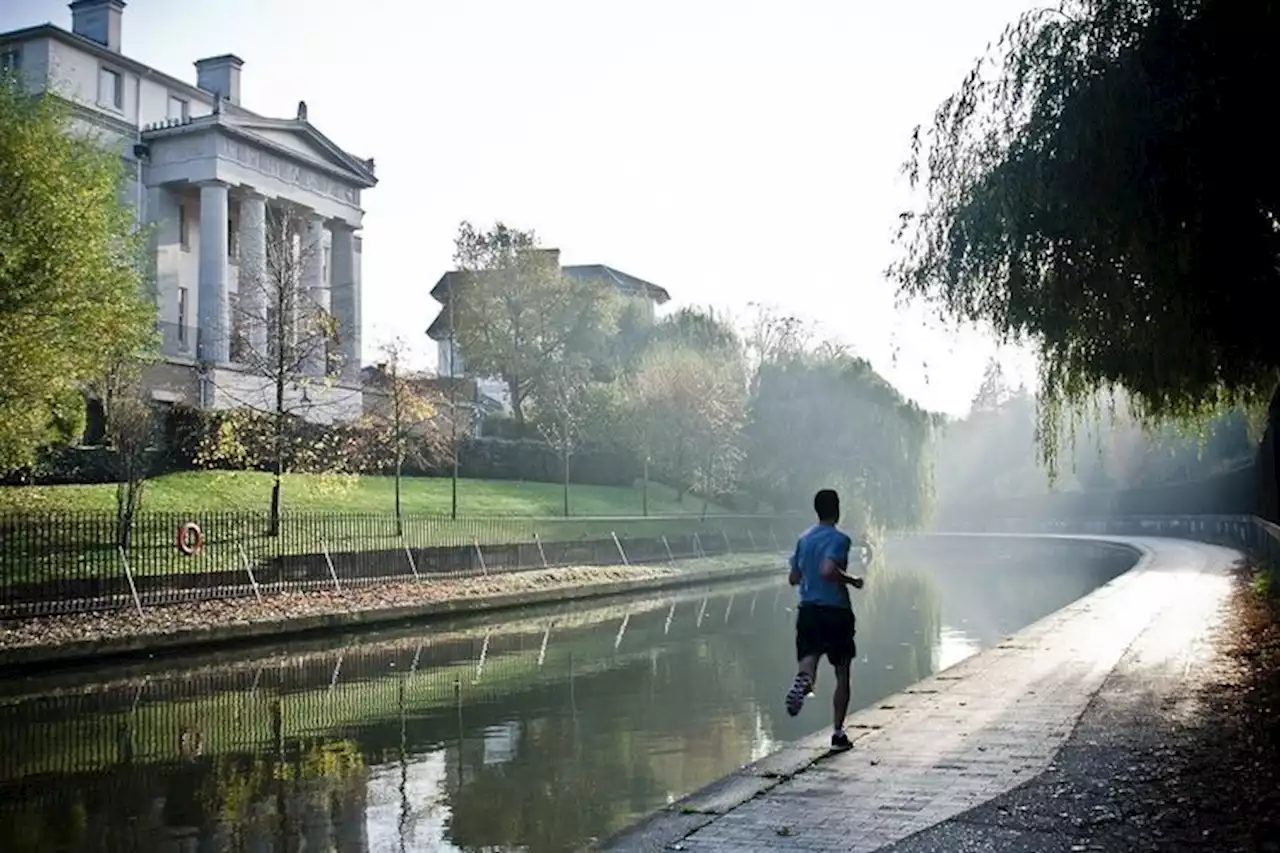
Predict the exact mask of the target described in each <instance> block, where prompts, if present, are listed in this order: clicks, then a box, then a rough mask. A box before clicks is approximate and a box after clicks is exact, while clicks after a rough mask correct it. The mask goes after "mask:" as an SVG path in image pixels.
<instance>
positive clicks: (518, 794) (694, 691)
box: [0, 570, 1069, 853]
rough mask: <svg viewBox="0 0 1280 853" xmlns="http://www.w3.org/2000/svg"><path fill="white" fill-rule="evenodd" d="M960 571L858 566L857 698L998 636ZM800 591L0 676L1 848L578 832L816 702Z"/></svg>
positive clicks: (407, 841) (756, 751)
mask: <svg viewBox="0 0 1280 853" xmlns="http://www.w3.org/2000/svg"><path fill="white" fill-rule="evenodd" d="M957 583H958V584H959V587H960V588H961V589H960V591H959V592H957V590H956V589H953V587H955V586H956V585H957ZM970 585H971V584H970ZM965 586H966V585H965V584H964V583H963V582H957V581H955V580H954V579H950V580H948V579H946V578H939V577H938V576H937V575H936V574H933V575H931V574H925V573H919V572H912V571H908V570H899V571H893V572H890V571H885V572H882V573H880V574H879V575H878V576H877V577H876V578H875V582H874V583H869V584H868V587H867V594H866V596H865V597H864V598H863V599H862V601H861V602H860V606H859V618H858V628H859V660H858V661H857V663H856V664H855V674H854V679H855V690H854V704H855V706H857V705H866V704H869V703H872V702H875V701H877V700H879V699H881V698H883V697H884V696H886V695H888V694H890V693H893V692H897V691H899V690H901V689H903V688H905V687H907V686H908V685H909V684H911V683H912V682H914V681H916V680H918V679H919V678H921V677H924V676H926V675H928V674H929V673H930V672H932V671H934V670H935V668H936V667H938V666H946V665H950V663H952V662H954V661H955V660H958V659H960V658H962V657H963V656H965V655H967V654H971V653H972V652H973V651H976V650H977V649H978V648H980V647H982V646H983V645H985V644H987V643H989V642H990V641H991V639H992V637H991V634H992V632H993V631H998V630H999V625H998V623H1000V622H1001V620H1000V619H995V620H994V621H993V617H991V614H990V606H991V599H990V597H989V596H988V597H983V596H974V595H968V596H967V597H966V595H965V593H964V588H965ZM944 598H945V600H946V601H947V606H946V608H945V609H944V608H943V606H942V602H943V600H944ZM953 598H954V601H955V602H956V606H953ZM1042 598H1043V596H1042ZM1065 600H1069V599H1064V600H1063V601H1058V602H1057V603H1052V602H1049V603H1045V604H1043V605H1042V606H1044V607H1047V608H1048V609H1049V610H1051V609H1053V607H1056V606H1058V605H1060V604H1061V603H1065ZM1050 604H1052V606H1049V605H1050ZM790 608H791V595H790V591H789V590H786V589H785V587H784V586H783V585H782V584H781V583H779V582H775V581H770V582H767V583H745V584H742V585H739V586H737V587H734V588H723V587H722V588H719V589H716V590H705V591H690V592H684V593H680V594H677V595H672V596H659V597H653V598H647V599H643V600H613V601H605V602H599V603H594V604H583V605H581V606H577V607H563V608H558V609H556V610H553V611H545V610H544V611H536V612H527V613H516V614H507V615H503V616H501V617H494V618H492V619H490V620H488V621H478V620H473V621H471V622H459V623H456V624H453V625H445V626H431V627H416V628H404V629H400V630H397V631H392V632H383V633H380V634H378V635H376V636H372V637H369V636H366V637H363V638H352V637H347V638H342V639H341V640H339V641H336V642H335V643H334V645H333V647H324V646H316V645H315V644H312V647H310V648H302V649H299V648H297V647H295V648H293V649H291V650H281V651H271V652H258V653H242V654H239V655H237V656H235V657H234V658H232V659H229V660H228V659H226V658H225V657H224V658H222V659H219V660H217V661H216V662H215V661H210V660H205V661H196V660H193V661H191V662H190V663H189V665H185V666H183V667H181V668H177V667H172V666H171V667H170V668H169V669H157V670H155V671H151V672H147V673H145V674H140V673H121V674H119V675H117V676H113V675H112V673H110V672H100V673H97V674H96V675H95V676H94V677H95V678H97V679H99V680H98V681H96V682H94V683H90V684H85V683H83V682H81V683H80V684H77V685H74V686H63V687H61V688H59V689H57V690H51V689H50V688H49V686H48V685H42V684H29V685H26V687H25V688H24V689H25V691H26V692H25V693H21V694H20V695H19V694H14V695H10V696H9V697H7V698H4V699H0V849H3V850H6V851H29V850H30V851H35V850H39V851H48V850H68V851H72V850H74V851H96V850H116V849H130V850H133V849H137V850H158V851H164V850H175V851H177V850H200V851H206V850H209V851H213V850H219V851H220V850H236V851H267V850H277V851H294V850H315V849H327V850H339V851H364V850H377V851H382V850H388V851H390V850H441V851H452V850H459V851H479V850H517V849H518V850H526V851H530V852H531V853H540V852H541V851H546V853H563V851H567V850H574V849H579V848H581V847H583V846H585V845H587V844H589V843H590V841H591V840H592V839H594V838H598V837H602V836H604V835H607V834H610V833H612V832H615V831H617V830H619V829H621V828H624V827H625V826H627V825H628V824H630V823H632V822H634V821H635V820H636V819H637V818H639V817H640V816H642V815H644V814H646V813H648V812H650V811H652V810H653V809H655V808H658V807H661V806H662V805H664V804H667V803H669V802H671V801H672V800H674V799H676V798H678V797H680V796H682V795H684V794H685V793H688V792H690V791H692V790H694V789H696V788H698V787H700V786H702V785H704V784H706V783H707V782H709V781H711V780H713V779H715V778H717V777H719V776H722V775H724V774H725V773H727V772H729V771H731V770H732V769H734V768H735V767H737V766H739V765H741V764H743V763H745V762H748V761H750V760H752V759H754V758H758V757H760V756H762V755H764V754H767V753H768V752H769V751H771V750H772V749H774V748H775V747H776V746H777V745H778V744H779V743H781V742H783V741H787V740H791V739H794V738H796V737H800V736H803V735H806V734H808V733H810V732H811V731H813V730H815V729H817V728H819V727H820V726H822V725H823V724H824V723H825V721H826V718H825V710H826V693H825V690H823V689H822V688H821V687H820V688H819V689H820V692H821V693H822V699H821V700H820V701H819V702H815V703H814V705H815V709H814V710H811V711H809V712H807V713H806V714H804V715H802V716H801V718H799V719H792V718H789V717H787V716H786V715H785V713H783V711H782V703H781V697H782V694H783V691H784V689H785V686H786V684H787V683H788V681H789V679H790V676H791V675H792V673H793V669H794V661H793V651H792V650H793V639H792V627H791V625H792V619H793V615H792V613H791V612H790ZM1046 612H1047V610H1046ZM1019 615H1023V614H1019ZM944 616H945V617H946V622H947V623H948V624H947V626H945V627H944V624H943V622H944ZM1033 618H1034V617H1033ZM1006 621H1007V620H1006ZM966 623H971V624H972V625H973V626H975V629H974V630H968V629H967V628H966V627H965V624H966ZM1014 627H1016V626H1014ZM37 693H39V694H44V695H36V694H37Z"/></svg>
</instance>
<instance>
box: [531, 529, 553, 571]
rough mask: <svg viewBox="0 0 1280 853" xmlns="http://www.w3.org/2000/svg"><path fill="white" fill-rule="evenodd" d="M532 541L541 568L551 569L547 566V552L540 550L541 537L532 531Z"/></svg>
mask: <svg viewBox="0 0 1280 853" xmlns="http://www.w3.org/2000/svg"><path fill="white" fill-rule="evenodd" d="M533 541H534V542H535V543H537V546H538V556H539V557H541V558H542V568H544V569H549V568H551V567H550V566H548V565H547V552H546V551H544V550H542V537H541V536H539V535H538V531H536V530H535V531H533Z"/></svg>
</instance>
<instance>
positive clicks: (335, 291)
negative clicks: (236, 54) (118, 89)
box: [143, 105, 376, 407]
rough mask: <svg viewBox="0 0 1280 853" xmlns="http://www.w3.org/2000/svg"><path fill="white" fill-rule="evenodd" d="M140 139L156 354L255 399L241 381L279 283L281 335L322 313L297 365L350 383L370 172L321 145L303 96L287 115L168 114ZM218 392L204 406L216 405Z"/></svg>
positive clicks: (265, 343) (368, 166)
mask: <svg viewBox="0 0 1280 853" xmlns="http://www.w3.org/2000/svg"><path fill="white" fill-rule="evenodd" d="M143 140H144V142H145V144H146V148H147V152H146V160H145V161H144V162H145V163H146V167H145V168H144V170H143V176H144V182H145V184H146V188H147V193H146V198H147V209H146V211H145V219H146V220H147V221H149V222H151V223H152V226H153V228H155V234H156V236H155V247H156V291H157V293H156V295H157V301H158V309H159V315H160V318H161V328H162V330H163V331H164V335H163V352H164V354H165V355H166V356H172V357H174V358H180V359H181V358H185V359H190V360H191V361H192V362H193V363H195V364H196V365H198V366H200V367H201V368H202V369H204V370H206V371H211V372H213V375H215V376H217V377H218V382H215V383H214V384H215V385H216V386H229V385H234V386H235V387H236V390H235V391H234V392H228V393H227V394H225V395H223V396H225V397H226V398H227V399H226V402H225V405H234V404H235V402H236V401H235V400H234V399H233V398H238V397H242V396H243V395H244V394H246V393H249V394H252V396H257V394H256V392H252V391H250V390H248V389H247V387H246V386H251V385H253V383H254V376H253V374H254V373H255V372H256V373H260V372H261V371H254V370H253V367H254V366H255V365H258V364H261V363H263V360H264V359H265V358H266V357H267V356H268V353H269V352H272V351H273V350H272V341H270V340H268V338H269V328H271V327H272V323H271V322H270V319H271V318H274V317H275V314H274V311H275V310H276V308H277V307H278V306H277V305H276V304H275V303H276V301H277V299H276V296H275V295H273V294H275V292H276V289H278V288H282V287H283V288H287V289H290V290H291V293H290V294H289V298H288V299H287V300H282V301H281V304H284V303H285V301H287V304H288V306H289V310H292V311H294V312H296V314H297V316H296V317H295V320H296V324H295V328H294V330H291V332H290V333H291V334H299V332H298V331H297V329H300V328H302V326H303V324H305V323H312V324H320V323H322V322H324V321H325V320H326V319H327V320H328V321H329V322H324V328H325V329H326V334H325V335H324V336H323V339H321V340H319V341H318V345H316V346H310V347H308V348H307V350H306V352H305V353H304V354H303V355H302V356H301V357H302V358H303V360H304V362H305V363H304V364H303V365H302V370H301V372H302V373H303V374H304V375H305V376H309V377H315V378H317V379H321V378H323V379H326V380H327V384H329V385H332V384H334V383H347V384H354V383H358V380H359V371H360V353H361V343H362V342H361V316H360V303H361V292H360V291H361V288H360V268H359V267H360V265H359V259H360V245H359V238H358V236H357V231H358V230H359V229H360V227H361V224H362V219H363V211H362V210H361V208H360V192H361V190H362V189H366V188H368V187H371V186H373V185H374V184H375V183H376V180H375V178H374V176H373V166H372V163H371V162H370V161H364V160H359V159H357V158H353V157H351V156H350V155H348V154H346V153H345V152H342V151H341V150H340V149H338V148H336V146H333V145H332V143H330V142H329V141H328V140H327V139H325V138H324V137H323V136H322V135H320V134H319V132H318V131H316V130H315V129H314V128H313V127H312V126H311V125H310V124H309V123H308V122H307V121H306V118H305V106H303V105H300V106H299V117H298V118H297V119H293V120H276V119H262V118H257V117H252V118H250V117H243V116H233V115H230V114H228V113H226V112H216V113H213V114H211V115H208V116H203V117H201V118H196V119H186V120H177V121H175V120H170V121H166V122H162V123H160V124H158V125H155V126H152V127H149V128H147V129H146V130H145V131H144V133H143ZM304 314H305V315H306V316H307V317H313V318H314V319H304V318H303V315H304ZM307 328H308V329H311V328H312V327H307ZM315 328H319V326H318V325H317V326H315ZM232 373H240V374H242V376H240V377H231V376H229V375H228V374H232ZM317 384H319V383H317ZM219 390H224V389H222V388H221V387H216V388H214V389H213V397H214V398H215V399H211V400H206V401H205V403H206V404H207V405H213V406H215V407H221V406H220V405H219V402H218V400H217V399H216V397H217V396H218V394H217V392H218V391H219ZM239 402H241V403H243V402H245V401H244V400H243V399H240V400H239Z"/></svg>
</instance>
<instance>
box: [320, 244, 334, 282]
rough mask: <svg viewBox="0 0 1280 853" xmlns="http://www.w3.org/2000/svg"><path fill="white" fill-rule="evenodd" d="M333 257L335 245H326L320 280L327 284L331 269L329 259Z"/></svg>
mask: <svg viewBox="0 0 1280 853" xmlns="http://www.w3.org/2000/svg"><path fill="white" fill-rule="evenodd" d="M332 257H333V247H332V246H325V247H324V261H323V262H322V263H323V266H321V267H320V281H321V282H322V283H323V284H325V285H328V284H329V269H330V267H329V261H330V259H331V258H332Z"/></svg>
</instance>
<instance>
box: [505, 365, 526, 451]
mask: <svg viewBox="0 0 1280 853" xmlns="http://www.w3.org/2000/svg"><path fill="white" fill-rule="evenodd" d="M507 394H509V395H510V397H511V416H512V417H513V418H515V421H516V426H517V427H519V432H520V437H521V438H524V395H523V394H521V393H520V377H518V376H511V377H508V378H507Z"/></svg>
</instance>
